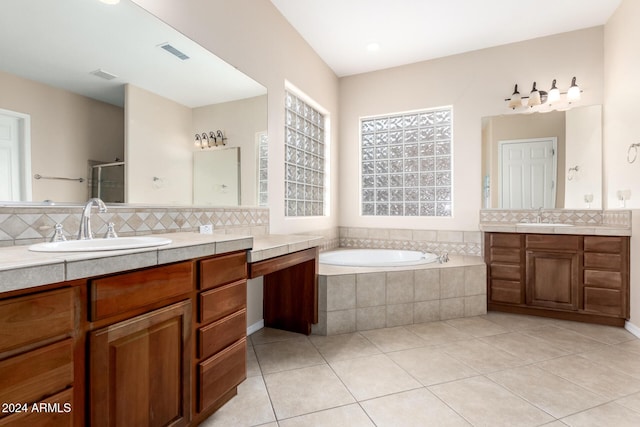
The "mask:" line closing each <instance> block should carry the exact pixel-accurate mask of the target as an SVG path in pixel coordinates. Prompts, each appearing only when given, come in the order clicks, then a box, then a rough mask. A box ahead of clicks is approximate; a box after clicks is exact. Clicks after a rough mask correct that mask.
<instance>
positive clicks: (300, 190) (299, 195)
mask: <svg viewBox="0 0 640 427" xmlns="http://www.w3.org/2000/svg"><path fill="white" fill-rule="evenodd" d="M304 199H305V197H304V184H298V185H296V200H304Z"/></svg>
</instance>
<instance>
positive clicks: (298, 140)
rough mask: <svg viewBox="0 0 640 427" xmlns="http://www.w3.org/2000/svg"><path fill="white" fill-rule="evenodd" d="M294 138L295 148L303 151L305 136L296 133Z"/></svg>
mask: <svg viewBox="0 0 640 427" xmlns="http://www.w3.org/2000/svg"><path fill="white" fill-rule="evenodd" d="M293 138H294V141H293V145H294V147H296V148H297V149H298V150H302V148H303V147H304V135H302V134H301V133H300V132H296V131H294V134H293Z"/></svg>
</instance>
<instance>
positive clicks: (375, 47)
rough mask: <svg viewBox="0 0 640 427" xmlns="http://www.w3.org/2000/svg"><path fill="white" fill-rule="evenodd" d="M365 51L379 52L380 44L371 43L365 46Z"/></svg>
mask: <svg viewBox="0 0 640 427" xmlns="http://www.w3.org/2000/svg"><path fill="white" fill-rule="evenodd" d="M367 50H368V51H369V52H377V51H379V50H380V43H378V42H371V43H369V44H367Z"/></svg>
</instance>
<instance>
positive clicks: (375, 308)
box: [313, 249, 487, 335]
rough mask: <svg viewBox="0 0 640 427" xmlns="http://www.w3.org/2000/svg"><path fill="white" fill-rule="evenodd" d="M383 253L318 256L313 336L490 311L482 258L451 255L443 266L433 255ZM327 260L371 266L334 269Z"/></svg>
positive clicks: (369, 251) (362, 251) (361, 251)
mask: <svg viewBox="0 0 640 427" xmlns="http://www.w3.org/2000/svg"><path fill="white" fill-rule="evenodd" d="M372 251H373V252H372ZM380 251H381V250H379V249H374V250H372V249H356V250H353V249H344V250H340V249H339V250H337V251H332V252H323V253H321V254H320V267H319V275H318V320H319V321H318V323H317V324H315V325H313V333H314V334H319V335H335V334H342V333H348V332H355V331H360V330H368V329H378V328H385V327H394V326H401V325H410V324H413V323H423V322H431V321H437V320H446V319H453V318H459V317H468V316H478V315H482V314H485V313H486V310H487V298H486V265H485V263H484V261H483V259H482V257H480V256H463V255H451V256H450V257H449V262H445V263H439V262H438V255H436V254H432V253H426V256H425V254H424V253H422V252H417V251H390V252H387V253H386V254H387V255H392V252H393V253H394V254H393V256H394V257H395V259H390V260H384V259H378V258H377V257H378V255H379V254H384V253H385V252H386V251H384V252H380ZM395 252H401V253H395ZM412 252H414V253H412ZM406 257H409V258H411V257H413V259H407V258H406ZM418 257H419V258H418ZM358 258H360V259H359V260H358ZM416 258H417V259H416ZM327 260H329V262H341V263H342V264H345V263H350V262H351V261H352V260H353V261H355V262H356V263H359V264H363V263H362V262H358V261H364V263H366V264H368V265H367V266H362V265H361V266H352V265H336V264H335V263H334V264H329V263H327V262H326V261H327ZM336 260H337V261H336ZM376 263H378V264H376ZM381 264H385V265H381ZM389 264H393V265H389Z"/></svg>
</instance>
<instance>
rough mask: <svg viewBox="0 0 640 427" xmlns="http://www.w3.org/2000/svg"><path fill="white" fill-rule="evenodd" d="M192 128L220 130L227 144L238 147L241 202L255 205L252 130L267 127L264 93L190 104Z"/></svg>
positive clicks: (255, 149)
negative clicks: (232, 99)
mask: <svg viewBox="0 0 640 427" xmlns="http://www.w3.org/2000/svg"><path fill="white" fill-rule="evenodd" d="M193 129H194V132H193V133H200V134H202V133H203V132H206V133H207V134H208V133H209V132H211V131H213V132H216V131H217V130H222V131H224V134H225V136H226V137H227V138H228V139H227V141H225V142H226V143H227V147H240V170H241V174H242V176H241V182H240V185H241V188H240V197H241V198H242V204H243V205H246V206H249V205H257V204H258V202H257V193H256V191H257V182H258V178H257V175H256V173H257V167H258V161H257V154H258V151H257V148H256V133H258V132H263V131H266V130H267V96H266V95H263V96H257V97H254V98H247V99H241V100H239V101H233V102H224V103H221V104H214V105H209V106H206V107H199V108H194V109H193ZM196 150H197V149H196Z"/></svg>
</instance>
